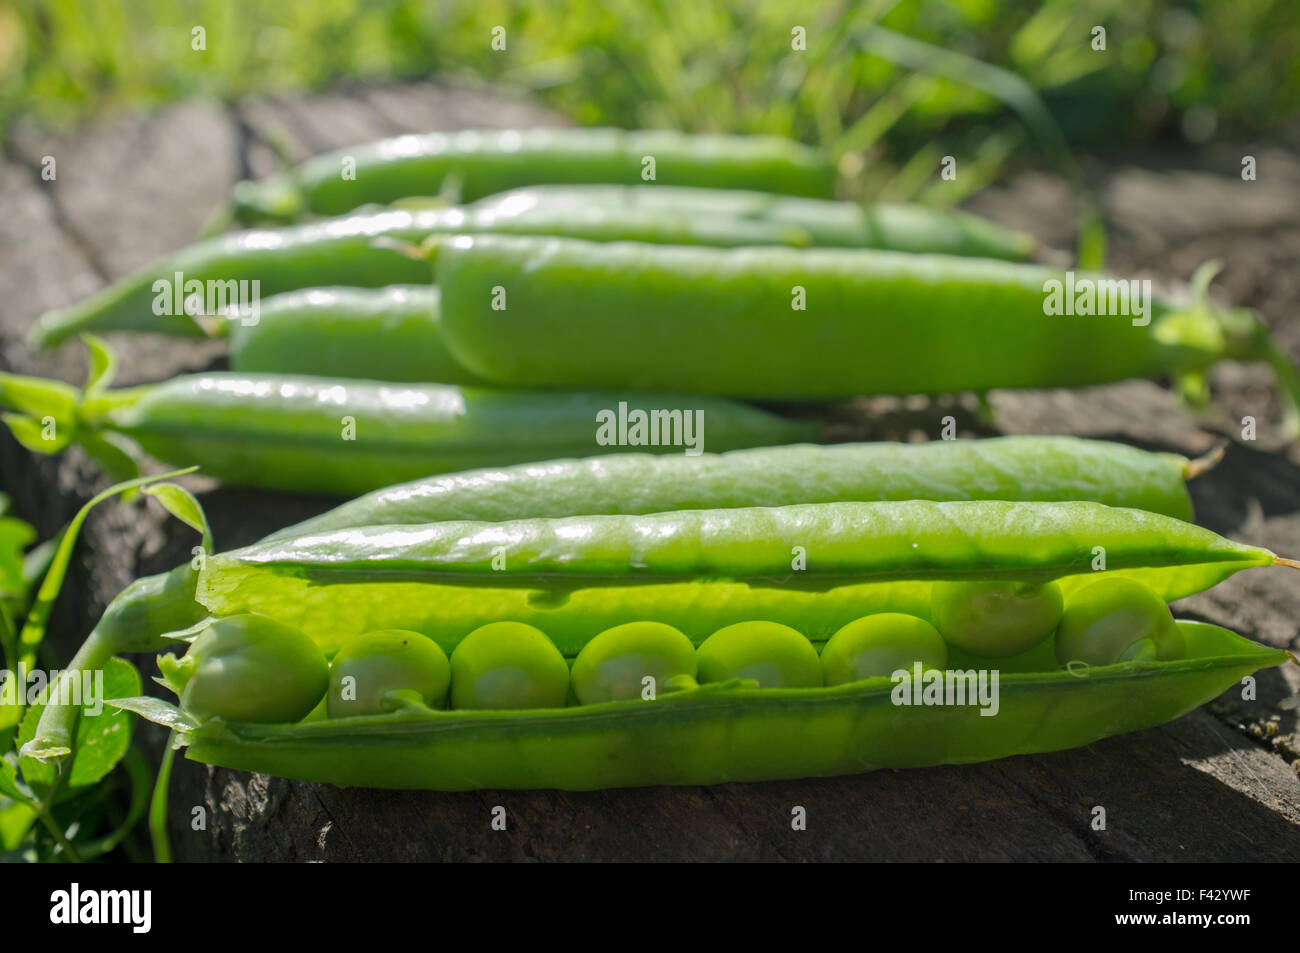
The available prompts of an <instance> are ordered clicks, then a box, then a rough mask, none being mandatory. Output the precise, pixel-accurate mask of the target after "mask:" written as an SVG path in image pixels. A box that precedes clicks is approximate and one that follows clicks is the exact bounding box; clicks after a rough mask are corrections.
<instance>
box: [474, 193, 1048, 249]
mask: <svg viewBox="0 0 1300 953" xmlns="http://www.w3.org/2000/svg"><path fill="white" fill-rule="evenodd" d="M478 204H479V206H480V207H482V206H483V205H485V204H491V205H493V206H495V207H504V208H534V207H549V208H557V209H575V208H584V207H590V206H592V205H608V206H612V207H615V208H649V209H656V210H660V211H668V210H671V211H678V212H689V213H690V214H692V215H698V216H701V217H706V218H737V219H743V220H746V221H754V222H763V223H767V224H770V225H786V226H792V227H795V228H799V229H802V230H804V231H805V232H807V234H808V237H809V238H810V239H811V242H812V244H813V245H819V246H826V247H843V248H887V249H892V250H894V251H902V252H931V253H934V254H939V255H970V256H974V257H979V258H1007V259H1023V258H1027V257H1029V255H1030V254H1031V253H1032V252H1033V250H1034V246H1035V242H1034V239H1033V238H1032V237H1031V236H1029V235H1026V234H1024V233H1022V232H1015V231H1011V230H1010V229H1006V228H1002V227H1001V226H999V225H995V224H993V223H992V222H990V221H988V220H987V219H982V218H979V217H977V216H975V215H968V214H965V213H963V212H956V211H952V210H948V209H936V208H930V207H928V206H924V205H902V204H890V203H880V204H875V205H862V204H860V203H858V202H835V201H828V200H825V199H810V198H799V197H794V196H788V195H774V194H772V193H770V192H753V191H746V190H744V189H701V188H678V187H674V186H671V185H585V186H564V185H544V186H536V187H533V188H526V189H515V190H513V191H510V192H503V193H501V194H500V195H494V196H492V197H491V198H489V199H485V200H483V201H482V202H480V203H478Z"/></svg>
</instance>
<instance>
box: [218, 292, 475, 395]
mask: <svg viewBox="0 0 1300 953" xmlns="http://www.w3.org/2000/svg"><path fill="white" fill-rule="evenodd" d="M229 338H230V367H231V369H232V370H234V371H237V372H239V373H241V374H262V373H265V374H308V375H313V376H320V377H352V378H359V379H362V380H377V381H395V382H409V383H438V384H477V383H481V382H480V381H479V380H478V379H477V378H476V377H474V375H473V374H470V373H469V372H468V371H466V370H464V369H462V368H461V366H460V365H459V364H457V363H456V361H455V360H454V359H453V358H452V356H451V355H450V354H449V353H447V347H446V345H445V344H444V343H443V340H442V335H441V333H440V332H439V330H438V289H437V288H435V287H434V286H432V285H428V284H425V285H392V286H390V287H388V288H380V289H372V288H347V287H337V288H308V289H305V290H302V291H288V292H285V293H284V294H278V295H274V296H273V297H270V298H267V299H266V300H265V301H263V302H262V304H261V313H260V315H259V316H258V320H257V321H256V322H255V323H248V324H246V323H244V321H243V320H241V319H240V318H239V317H238V316H235V317H234V320H232V321H231V322H230V324H229Z"/></svg>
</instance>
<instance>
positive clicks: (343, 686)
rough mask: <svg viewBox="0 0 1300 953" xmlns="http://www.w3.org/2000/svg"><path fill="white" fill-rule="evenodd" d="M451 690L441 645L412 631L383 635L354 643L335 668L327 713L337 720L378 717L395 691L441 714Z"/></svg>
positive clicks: (340, 655)
mask: <svg viewBox="0 0 1300 953" xmlns="http://www.w3.org/2000/svg"><path fill="white" fill-rule="evenodd" d="M450 684H451V665H450V663H448V661H447V653H446V652H444V651H443V650H442V647H441V646H439V645H438V643H437V642H435V641H433V639H431V638H429V637H428V636H425V635H422V634H421V633H419V632H411V631H409V630H407V629H381V630H378V631H375V632H367V633H366V634H365V635H362V636H359V637H358V638H356V639H354V640H352V641H351V642H349V643H348V644H347V645H345V646H344V647H343V648H342V649H340V650H339V653H338V654H337V655H336V656H334V661H333V662H332V663H331V664H330V690H329V695H328V699H327V710H328V712H329V716H330V717H331V718H345V717H347V716H349V715H378V714H381V713H383V712H385V711H391V710H393V706H391V705H385V704H384V700H383V699H384V695H385V693H387V692H391V691H412V692H416V693H417V694H418V695H419V696H420V698H421V700H422V701H423V702H424V703H425V704H426V705H428V706H429V707H431V708H441V707H442V706H443V704H444V703H445V702H446V700H447V688H448V686H449V685H450Z"/></svg>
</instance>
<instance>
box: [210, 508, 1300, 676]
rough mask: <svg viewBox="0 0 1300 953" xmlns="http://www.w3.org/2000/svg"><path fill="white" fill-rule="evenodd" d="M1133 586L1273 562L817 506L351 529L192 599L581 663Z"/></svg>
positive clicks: (1185, 544)
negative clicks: (986, 593)
mask: <svg viewBox="0 0 1300 953" xmlns="http://www.w3.org/2000/svg"><path fill="white" fill-rule="evenodd" d="M1099 557H1100V558H1103V559H1104V566H1105V573H1106V575H1107V576H1108V577H1109V578H1125V579H1134V580H1137V581H1139V582H1141V583H1143V584H1145V585H1146V586H1148V587H1149V588H1150V589H1152V590H1154V592H1155V593H1156V594H1157V595H1158V596H1159V597H1160V598H1161V599H1163V600H1164V601H1165V602H1170V601H1173V600H1175V599H1179V598H1182V597H1184V596H1188V595H1191V594H1193V593H1196V592H1200V591H1202V590H1203V589H1207V588H1209V587H1211V586H1213V585H1214V584H1216V583H1218V582H1219V581H1221V580H1223V579H1225V578H1227V577H1228V576H1230V575H1232V574H1233V573H1235V572H1238V571H1240V570H1242V569H1247V568H1250V567H1254V566H1269V565H1273V564H1275V563H1278V562H1282V563H1286V564H1288V565H1290V563H1287V561H1286V560H1280V559H1279V558H1278V557H1276V556H1275V555H1274V554H1273V553H1270V552H1269V551H1267V550H1265V549H1260V548H1258V547H1254V546H1247V545H1245V544H1242V543H1235V542H1232V541H1229V540H1226V539H1223V538H1222V537H1220V536H1217V535H1216V534H1214V533H1212V532H1210V531H1209V530H1207V529H1202V528H1201V527H1198V526H1195V525H1193V524H1190V523H1184V522H1182V521H1180V520H1175V519H1171V518H1169V517H1165V516H1158V515H1156V514H1153V513H1146V512H1143V511H1140V510H1127V509H1118V508H1114V507H1107V506H1103V505H1101V504H1097V503H1010V502H1004V501H968V502H959V503H934V502H927V501H915V500H913V501H905V502H887V503H813V504H800V505H795V506H782V507H759V508H752V507H751V508H737V509H727V510H684V511H681V512H675V513H653V514H649V515H643V516H580V517H565V518H557V519H525V520H511V521H507V522H497V523H474V522H461V521H449V522H441V523H431V524H425V525H415V526H412V525H405V526H377V527H354V528H352V529H346V530H337V531H334V532H330V533H319V534H310V535H304V536H297V537H294V538H290V539H275V540H268V541H264V542H262V543H256V544H254V545H252V546H249V547H245V548H243V549H239V550H234V551H231V552H227V553H222V554H218V555H215V556H212V557H210V558H209V559H208V560H207V564H206V568H205V569H204V570H203V572H201V573H200V578H199V584H198V590H197V592H198V600H199V602H200V603H202V604H203V605H204V606H205V607H206V608H207V609H208V610H209V611H210V612H212V613H214V614H217V615H226V614H230V613H234V612H257V613H261V614H264V615H269V616H272V617H275V618H280V619H282V620H283V621H285V622H287V623H289V624H290V625H293V626H296V627H298V628H300V629H302V630H303V631H305V632H308V633H316V634H317V637H318V638H320V639H323V640H325V645H324V648H326V649H327V650H328V649H330V648H331V647H332V645H333V642H332V641H331V640H335V639H342V638H345V637H346V636H347V635H348V634H349V633H353V632H356V633H359V632H363V631H368V630H371V629H377V628H407V629H413V630H415V631H417V632H423V633H425V634H426V635H428V636H429V637H430V638H433V639H434V640H435V641H437V642H439V644H441V645H442V646H443V648H444V649H448V650H450V649H452V648H454V646H455V643H456V640H458V639H459V638H461V637H463V636H464V634H465V633H466V632H468V631H470V630H471V629H473V628H476V627H478V626H480V625H483V624H486V623H488V622H493V621H497V620H499V619H506V620H510V621H513V622H522V623H526V624H529V625H533V626H535V627H537V628H538V629H541V630H542V631H544V632H545V633H546V634H547V635H548V636H550V638H551V640H552V641H553V642H554V643H555V644H556V646H557V647H558V648H559V649H560V651H561V652H563V653H564V654H565V655H566V656H569V657H572V656H573V655H575V654H576V652H577V650H578V649H580V648H581V646H582V645H583V644H584V643H585V642H586V641H587V640H588V639H590V638H591V637H592V636H594V635H595V634H597V633H598V632H600V631H603V630H604V629H607V628H611V627H613V626H615V625H620V624H623V623H626V622H633V621H640V620H651V621H655V622H662V623H666V624H668V625H671V626H674V627H675V628H677V629H680V630H681V631H682V632H684V633H685V634H686V635H687V636H689V637H690V638H691V639H692V641H700V640H702V639H703V638H705V637H707V636H708V635H710V634H711V633H713V632H715V631H717V630H718V629H720V628H722V627H724V626H727V625H731V624H733V623H736V622H744V621H748V620H751V619H763V620H766V621H768V622H775V623H780V624H782V625H786V626H789V627H791V628H794V629H796V630H797V631H799V632H801V633H803V634H804V635H806V636H807V637H808V638H810V639H811V640H813V641H814V642H818V641H824V640H825V639H827V638H829V637H830V635H831V634H832V633H833V632H835V631H836V630H837V629H839V628H841V627H842V626H844V625H845V624H847V623H848V622H850V621H852V620H853V619H856V618H859V617H861V616H863V615H867V614H870V613H873V612H887V611H888V612H905V613H909V614H911V615H916V616H919V617H921V618H927V617H928V615H929V611H930V609H929V605H930V589H931V583H932V582H933V581H934V580H942V579H984V580H990V581H994V580H999V579H1016V580H1026V581H1036V580H1056V581H1057V582H1058V585H1059V586H1060V589H1061V592H1062V594H1063V596H1064V597H1065V599H1066V602H1067V604H1068V601H1069V598H1070V596H1071V594H1072V593H1073V592H1075V591H1077V590H1078V589H1079V588H1080V587H1082V586H1084V585H1086V584H1087V583H1088V582H1089V581H1091V580H1093V579H1095V578H1096V577H1097V576H1098V573H1097V566H1098V565H1099V563H1098V559H1099Z"/></svg>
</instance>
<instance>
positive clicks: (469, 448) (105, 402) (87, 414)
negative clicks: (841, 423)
mask: <svg viewBox="0 0 1300 953" xmlns="http://www.w3.org/2000/svg"><path fill="white" fill-rule="evenodd" d="M5 378H6V379H5V380H0V403H2V402H3V396H4V393H3V387H4V386H5V384H6V383H7V384H9V385H10V386H15V385H19V384H22V385H23V386H26V387H28V388H29V390H28V393H29V394H34V393H37V392H39V393H40V394H42V395H43V396H41V397H39V398H35V400H36V401H37V402H38V403H40V402H43V403H44V406H46V407H51V408H53V407H56V406H57V407H58V408H59V409H58V412H57V414H56V416H58V419H59V424H60V434H61V440H60V442H57V443H54V444H45V443H43V442H41V441H36V442H35V443H33V444H31V445H30V446H31V449H34V450H37V451H40V452H47V453H49V452H56V451H58V450H61V449H63V447H64V446H66V445H67V443H68V442H69V441H74V440H75V441H80V442H82V443H84V444H85V445H86V446H87V447H88V449H90V450H91V452H92V454H94V453H95V452H96V450H97V449H100V448H101V447H102V443H101V441H102V439H103V435H104V434H113V435H120V436H122V437H127V438H129V439H130V440H131V441H134V442H135V443H136V444H138V445H139V447H140V448H141V449H143V451H144V452H145V453H147V454H149V455H150V456H152V457H154V458H156V459H160V460H164V461H167V460H184V461H186V462H187V463H188V464H198V465H199V466H200V467H201V468H202V469H203V472H204V473H206V474H208V475H210V476H214V477H217V478H218V479H221V480H223V481H224V482H227V483H232V484H237V485H243V486H258V487H264V488H267V489H276V490H287V491H298V492H307V493H326V494H335V495H340V496H342V495H355V494H358V493H365V492H368V491H370V490H375V489H377V488H379V487H385V486H389V485H390V484H392V483H394V482H395V481H402V480H411V479H415V478H417V477H425V476H428V475H429V474H431V473H446V472H450V471H455V470H461V469H465V468H466V467H470V466H499V465H509V464H513V463H519V462H523V461H532V460H546V459H550V458H552V457H556V456H565V455H569V454H574V455H582V454H588V453H591V452H593V451H595V450H599V449H602V448H603V446H605V445H606V444H608V443H614V444H620V439H621V445H629V443H628V442H629V441H631V440H633V439H634V438H633V437H631V436H628V434H631V433H632V431H631V429H630V425H629V424H627V423H626V418H628V417H629V416H630V415H632V414H639V415H641V417H642V419H643V421H644V425H643V426H642V429H641V435H640V437H639V438H635V440H636V442H634V443H631V444H630V446H632V447H634V448H645V449H651V447H652V446H653V449H655V450H656V451H657V452H661V453H668V452H677V453H683V452H686V451H687V450H689V449H691V448H692V446H694V449H696V450H699V449H703V447H704V446H709V447H712V448H715V449H732V448H735V447H744V446H753V445H764V444H780V443H786V442H788V441H790V440H799V439H807V438H809V437H812V436H815V434H816V430H817V427H816V425H815V424H813V423H811V422H807V421H794V420H787V419H784V418H781V417H777V416H775V415H773V414H769V413H766V412H764V411H761V410H758V409H756V408H753V407H749V406H745V405H742V404H737V403H732V402H729V401H718V400H709V399H701V398H683V397H672V396H667V395H655V394H638V393H622V392H619V393H615V392H605V393H593V392H572V393H559V394H532V393H521V392H511V391H501V390H491V389H480V388H460V387H452V386H441V385H434V384H427V385H415V384H408V385H401V386H398V385H384V384H381V383H378V382H375V381H356V380H349V379H343V378H330V377H304V376H295V375H270V374H264V375H258V374H235V373H221V372H216V373H211V374H198V375H192V376H185V377H177V378H173V379H171V380H169V381H165V382H163V383H161V384H154V385H145V386H142V387H135V388H129V389H122V390H112V391H103V392H100V393H97V394H95V395H92V396H90V397H87V398H85V399H81V398H79V397H78V395H77V393H76V391H74V390H72V388H69V387H68V386H67V385H64V384H60V383H58V382H51V381H33V380H29V379H19V378H13V377H7V376H5ZM24 409H27V410H29V412H32V413H35V414H36V415H37V417H38V418H39V417H40V416H41V415H42V412H41V410H40V408H39V407H34V405H33V404H31V403H29V404H28V405H27V406H26V407H25V408H24ZM620 414H623V415H624V417H623V418H620V416H619V415H620ZM69 418H70V419H69ZM620 419H624V425H623V426H622V430H619V429H618V425H617V421H618V420H620ZM603 421H607V423H602V422H603ZM602 426H603V427H604V430H602ZM603 434H606V435H605V436H603ZM652 439H653V440H654V443H653V445H652V444H651V440H652ZM602 441H604V442H602ZM119 452H121V451H119Z"/></svg>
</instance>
